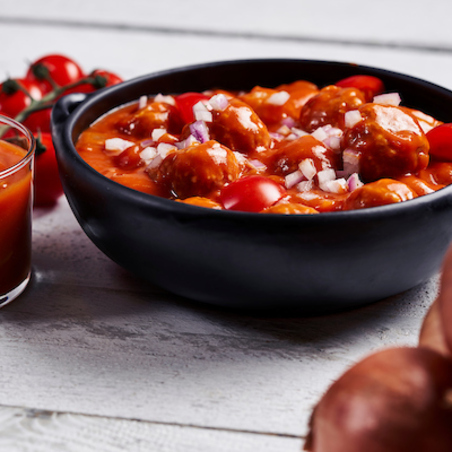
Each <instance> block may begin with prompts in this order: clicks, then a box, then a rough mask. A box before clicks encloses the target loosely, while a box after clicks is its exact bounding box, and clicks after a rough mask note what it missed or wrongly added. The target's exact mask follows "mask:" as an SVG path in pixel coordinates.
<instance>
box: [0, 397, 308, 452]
mask: <svg viewBox="0 0 452 452" xmlns="http://www.w3.org/2000/svg"><path fill="white" fill-rule="evenodd" d="M301 444H302V440H301V439H300V438H292V437H284V436H276V435H258V434H252V433H244V432H234V431H225V430H223V431H222V430H212V429H203V428H196V427H190V426H182V425H170V424H155V423H150V422H142V421H137V420H133V421H130V420H125V419H112V418H101V417H94V416H81V415H75V414H68V413H55V412H48V411H39V410H27V409H21V408H11V407H4V406H0V450H2V451H8V452H29V451H30V450H33V451H38V450H39V451H45V452H54V451H55V452H92V451H93V450H95V451H96V452H123V451H127V452H141V451H143V452H144V451H159V452H170V451H171V452H211V451H212V450H215V451H216V452H230V451H231V450H234V451H240V452H255V451H260V452H280V451H282V450H283V451H285V452H298V451H299V450H300V449H301Z"/></svg>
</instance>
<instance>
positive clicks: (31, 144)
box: [0, 114, 36, 179]
mask: <svg viewBox="0 0 452 452" xmlns="http://www.w3.org/2000/svg"><path fill="white" fill-rule="evenodd" d="M0 124H5V125H8V126H10V127H13V128H15V129H18V130H19V131H20V132H22V133H23V134H24V135H25V137H26V139H27V141H28V150H27V153H26V154H25V155H24V156H23V157H22V158H21V159H20V160H19V161H18V162H17V163H15V164H14V165H12V166H10V167H8V168H6V169H4V170H1V171H0V179H3V178H4V177H7V176H10V175H11V174H14V173H16V172H17V171H19V170H20V169H22V168H23V167H24V166H25V165H27V164H28V163H29V162H30V160H31V159H32V157H33V154H34V152H35V150H36V139H35V137H34V136H33V134H32V133H31V131H30V130H28V129H27V127H25V126H24V125H23V124H21V123H20V122H17V121H16V120H14V119H12V118H9V117H8V116H4V115H2V114H0ZM0 140H2V138H0ZM24 150H25V149H24Z"/></svg>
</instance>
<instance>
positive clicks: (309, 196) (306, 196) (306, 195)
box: [297, 182, 320, 201]
mask: <svg viewBox="0 0 452 452" xmlns="http://www.w3.org/2000/svg"><path fill="white" fill-rule="evenodd" d="M300 183H302V182H300ZM298 185H300V184H298ZM297 197H298V198H300V199H303V200H305V201H312V200H314V199H319V198H320V196H319V195H318V194H317V193H313V192H312V191H309V190H306V191H302V192H301V193H298V194H297Z"/></svg>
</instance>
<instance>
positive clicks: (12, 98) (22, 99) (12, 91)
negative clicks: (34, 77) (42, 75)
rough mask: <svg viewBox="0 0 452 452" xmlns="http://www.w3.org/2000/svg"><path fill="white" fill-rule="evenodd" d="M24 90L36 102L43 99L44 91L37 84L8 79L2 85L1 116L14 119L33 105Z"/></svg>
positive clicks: (0, 87)
mask: <svg viewBox="0 0 452 452" xmlns="http://www.w3.org/2000/svg"><path fill="white" fill-rule="evenodd" d="M22 89H23V90H25V91H27V92H28V93H29V94H30V96H31V97H33V99H35V100H39V99H41V98H42V91H41V89H40V88H39V86H38V85H37V84H36V83H35V82H33V81H31V80H26V79H8V80H6V81H4V82H3V83H2V84H1V85H0V114H2V115H6V116H10V117H11V118H14V117H16V116H17V115H18V114H19V113H20V112H21V111H22V110H23V109H24V108H27V107H28V106H29V105H30V104H31V99H30V97H29V96H28V95H27V94H26V93H25V92H24V91H22Z"/></svg>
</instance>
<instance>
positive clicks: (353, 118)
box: [344, 110, 363, 129]
mask: <svg viewBox="0 0 452 452" xmlns="http://www.w3.org/2000/svg"><path fill="white" fill-rule="evenodd" d="M362 119H363V117H362V116H361V113H360V112H359V111H358V110H351V111H347V112H346V113H345V116H344V120H345V127H347V129H351V128H352V127H353V126H354V125H356V124H358V122H359V121H361V120H362Z"/></svg>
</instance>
